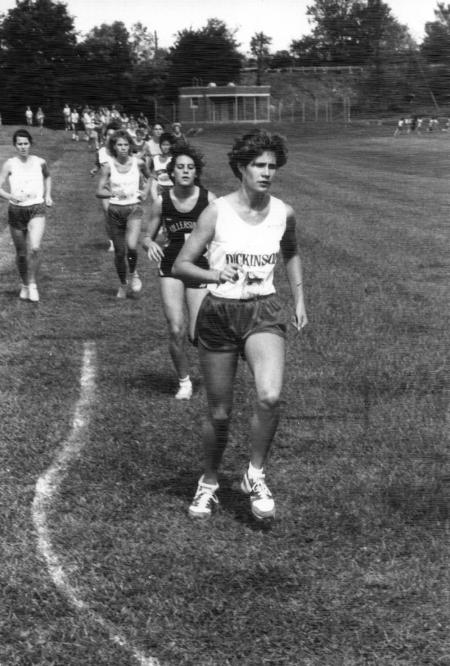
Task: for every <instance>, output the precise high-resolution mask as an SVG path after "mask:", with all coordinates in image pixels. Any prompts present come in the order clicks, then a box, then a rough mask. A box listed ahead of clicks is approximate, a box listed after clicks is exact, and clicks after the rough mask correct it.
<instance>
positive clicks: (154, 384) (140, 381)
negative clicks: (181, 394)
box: [123, 372, 177, 395]
mask: <svg viewBox="0 0 450 666" xmlns="http://www.w3.org/2000/svg"><path fill="white" fill-rule="evenodd" d="M123 381H124V384H125V385H126V386H127V387H128V388H131V389H139V390H145V391H149V390H151V391H154V392H155V393H161V394H162V395H173V394H174V393H175V390H176V388H177V386H176V382H175V379H174V377H171V376H169V375H167V374H166V373H164V372H142V373H139V374H135V375H132V376H129V377H125V378H124V380H123Z"/></svg>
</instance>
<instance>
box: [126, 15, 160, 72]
mask: <svg viewBox="0 0 450 666" xmlns="http://www.w3.org/2000/svg"><path fill="white" fill-rule="evenodd" d="M130 48H131V56H132V59H133V62H134V63H138V64H141V63H149V62H151V61H153V60H154V58H155V51H156V39H155V35H154V33H151V32H150V30H149V29H148V28H147V26H145V25H143V24H142V23H135V24H134V25H132V26H131V32H130Z"/></svg>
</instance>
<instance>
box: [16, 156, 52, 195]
mask: <svg viewBox="0 0 450 666" xmlns="http://www.w3.org/2000/svg"><path fill="white" fill-rule="evenodd" d="M10 164H11V173H10V174H9V187H10V191H11V194H12V195H13V197H17V198H19V199H21V198H23V196H25V197H26V199H25V201H21V203H19V204H17V205H18V206H33V205H34V204H40V203H43V201H44V175H43V173H42V164H43V160H42V159H41V158H40V157H37V156H36V155H30V156H29V157H28V159H27V161H26V162H22V160H20V159H19V158H18V157H12V158H11V162H10Z"/></svg>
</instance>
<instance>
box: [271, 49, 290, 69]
mask: <svg viewBox="0 0 450 666" xmlns="http://www.w3.org/2000/svg"><path fill="white" fill-rule="evenodd" d="M293 66H294V58H293V56H292V55H291V54H290V53H289V51H286V50H282V51H275V53H272V54H271V55H270V58H269V67H270V69H283V68H285V67H293Z"/></svg>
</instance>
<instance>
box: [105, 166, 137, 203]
mask: <svg viewBox="0 0 450 666" xmlns="http://www.w3.org/2000/svg"><path fill="white" fill-rule="evenodd" d="M131 160H132V162H131V166H130V168H129V169H128V171H127V172H126V173H121V172H120V171H118V169H117V167H116V163H115V161H114V160H111V161H110V162H109V168H110V172H111V176H110V185H111V193H112V197H111V198H110V200H109V202H110V203H112V204H117V205H119V206H130V205H132V204H136V203H138V201H139V196H138V195H139V181H140V177H141V174H140V171H139V166H138V162H137V159H136V158H135V157H132V158H131Z"/></svg>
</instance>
